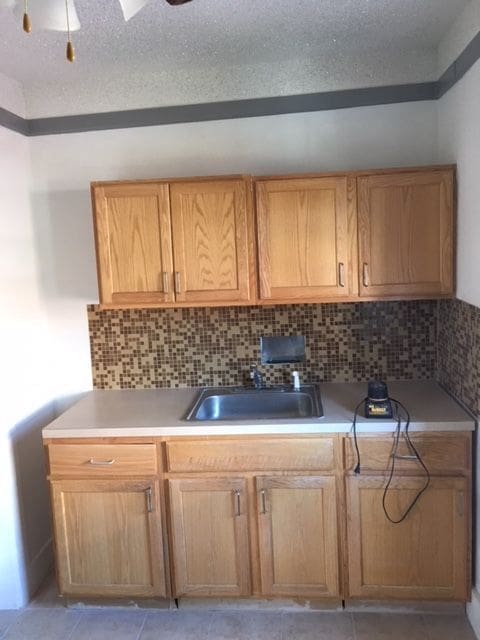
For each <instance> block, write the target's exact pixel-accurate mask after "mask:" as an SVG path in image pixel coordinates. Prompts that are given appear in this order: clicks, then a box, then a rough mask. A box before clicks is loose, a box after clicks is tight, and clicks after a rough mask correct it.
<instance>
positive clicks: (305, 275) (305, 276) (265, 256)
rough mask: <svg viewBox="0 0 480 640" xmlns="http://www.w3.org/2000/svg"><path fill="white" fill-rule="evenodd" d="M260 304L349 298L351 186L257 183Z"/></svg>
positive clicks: (342, 182)
mask: <svg viewBox="0 0 480 640" xmlns="http://www.w3.org/2000/svg"><path fill="white" fill-rule="evenodd" d="M256 193H257V216H258V218H257V224H258V264H259V280H260V298H261V299H262V300H279V301H292V302H302V301H304V300H308V299H324V300H325V299H330V298H339V297H343V298H345V297H348V296H349V295H350V294H351V293H353V292H354V286H355V278H354V277H353V273H352V266H353V260H354V252H355V245H356V242H355V215H354V214H355V202H354V199H353V198H354V194H355V190H354V181H352V179H348V178H347V177H346V176H340V177H319V178H297V179H291V180H289V179H278V180H265V181H258V182H257V183H256Z"/></svg>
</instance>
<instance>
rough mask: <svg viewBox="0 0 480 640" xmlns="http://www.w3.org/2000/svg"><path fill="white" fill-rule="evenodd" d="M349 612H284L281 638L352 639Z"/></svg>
mask: <svg viewBox="0 0 480 640" xmlns="http://www.w3.org/2000/svg"><path fill="white" fill-rule="evenodd" d="M353 638H354V635H353V622H352V617H351V615H350V614H349V613H345V612H342V613H325V612H322V613H317V612H315V613H314V612H309V613H285V614H283V618H282V640H353Z"/></svg>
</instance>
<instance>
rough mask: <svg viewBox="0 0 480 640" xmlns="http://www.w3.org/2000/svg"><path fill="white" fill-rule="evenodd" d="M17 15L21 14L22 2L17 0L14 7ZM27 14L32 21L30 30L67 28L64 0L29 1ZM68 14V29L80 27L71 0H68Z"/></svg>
mask: <svg viewBox="0 0 480 640" xmlns="http://www.w3.org/2000/svg"><path fill="white" fill-rule="evenodd" d="M14 11H15V14H16V15H17V16H21V15H22V14H23V2H18V3H17V4H16V7H15V9H14ZM28 14H29V16H30V20H31V22H32V30H33V31H37V30H38V29H48V30H51V31H66V30H67V15H66V11H65V0H42V2H29V3H28ZM68 16H69V20H70V31H78V29H80V20H79V19H78V15H77V10H76V9H75V3H74V1H73V0H68Z"/></svg>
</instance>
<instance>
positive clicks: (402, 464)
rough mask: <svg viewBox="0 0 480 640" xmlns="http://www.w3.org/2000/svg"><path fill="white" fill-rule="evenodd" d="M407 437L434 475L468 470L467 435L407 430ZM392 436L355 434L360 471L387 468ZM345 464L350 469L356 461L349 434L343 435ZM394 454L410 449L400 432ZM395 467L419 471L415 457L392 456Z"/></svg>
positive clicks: (469, 456) (413, 471) (410, 453)
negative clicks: (405, 458) (395, 457)
mask: <svg viewBox="0 0 480 640" xmlns="http://www.w3.org/2000/svg"><path fill="white" fill-rule="evenodd" d="M410 438H411V440H412V442H413V444H414V446H415V448H416V449H417V451H418V453H419V454H420V455H421V457H422V460H423V461H424V463H425V464H426V466H427V468H428V470H429V471H430V472H431V473H435V474H437V475H451V474H452V473H455V474H457V475H465V474H466V473H469V472H470V467H471V461H470V458H471V454H470V435H467V434H465V433H458V434H457V433H455V434H453V433H452V434H450V433H449V434H445V435H444V434H438V433H437V434H428V433H418V432H417V433H411V434H410ZM393 446H394V437H393V434H392V435H391V436H385V435H382V436H381V437H378V436H363V435H360V436H358V448H359V450H360V466H361V471H362V472H363V471H378V472H385V471H386V470H387V469H388V468H389V464H390V460H391V454H392V452H393ZM344 447H345V465H346V469H347V471H350V472H353V469H354V467H355V465H356V464H357V458H356V455H355V447H354V442H353V437H348V438H345V439H344ZM397 455H400V456H410V455H412V452H411V451H410V450H409V448H408V446H407V442H406V440H405V438H404V437H403V436H401V437H400V442H399V444H398V449H397ZM395 469H396V470H397V471H402V472H404V473H418V472H421V473H423V470H422V467H421V466H420V464H419V463H418V462H417V461H416V460H408V459H407V460H402V459H398V458H397V459H396V461H395Z"/></svg>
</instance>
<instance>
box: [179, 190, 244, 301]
mask: <svg viewBox="0 0 480 640" xmlns="http://www.w3.org/2000/svg"><path fill="white" fill-rule="evenodd" d="M170 197H171V215H172V230H173V236H172V237H173V256H174V269H175V274H174V285H175V299H176V300H177V301H179V302H229V301H248V300H250V299H251V297H252V293H253V289H254V286H255V285H254V280H253V276H254V273H253V272H254V265H253V218H252V216H251V205H250V203H249V202H248V200H249V198H250V193H249V191H248V190H247V183H246V182H245V181H244V180H228V181H223V180H216V181H209V182H177V183H174V184H172V185H170Z"/></svg>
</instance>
